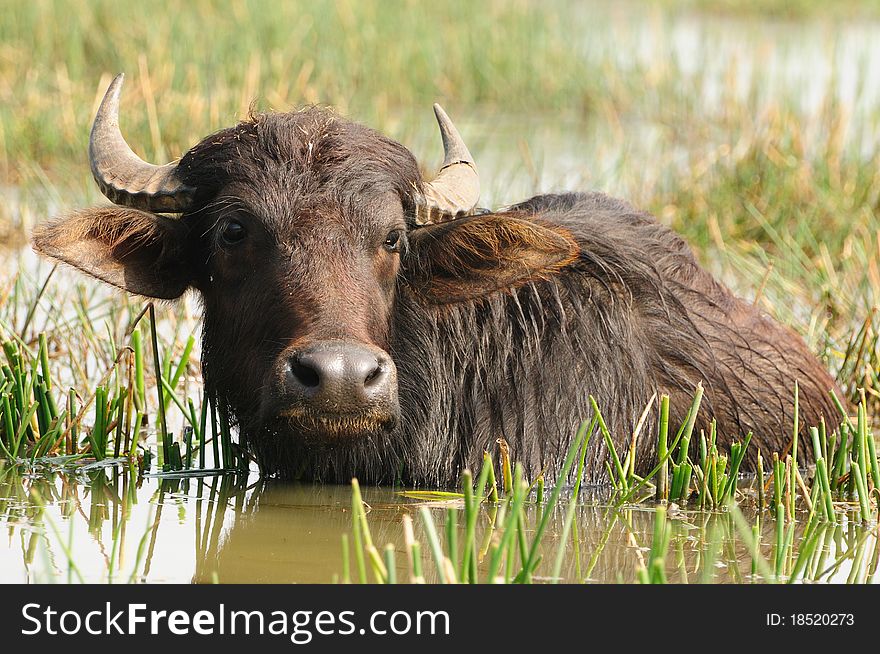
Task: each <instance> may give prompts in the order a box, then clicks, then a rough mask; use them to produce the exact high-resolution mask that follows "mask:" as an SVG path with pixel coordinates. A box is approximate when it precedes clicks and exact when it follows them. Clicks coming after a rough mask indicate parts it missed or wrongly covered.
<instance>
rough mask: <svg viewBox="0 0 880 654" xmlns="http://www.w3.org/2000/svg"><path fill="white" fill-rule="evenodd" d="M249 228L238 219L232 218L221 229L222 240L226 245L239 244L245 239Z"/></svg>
mask: <svg viewBox="0 0 880 654" xmlns="http://www.w3.org/2000/svg"><path fill="white" fill-rule="evenodd" d="M246 235H247V230H246V229H245V228H244V225H242V224H241V223H240V222H238V221H237V220H230V221H229V222H228V223H226V224H225V225H224V226H223V228H222V230H221V231H220V240H221V241H222V242H223V244H224V245H238V244H239V243H241V242H242V241H243V240H244V237H245V236H246Z"/></svg>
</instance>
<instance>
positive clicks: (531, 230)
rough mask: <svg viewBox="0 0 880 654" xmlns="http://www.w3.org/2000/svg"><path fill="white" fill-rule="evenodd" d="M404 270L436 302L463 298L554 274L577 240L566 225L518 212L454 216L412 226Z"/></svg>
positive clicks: (412, 284)
mask: <svg viewBox="0 0 880 654" xmlns="http://www.w3.org/2000/svg"><path fill="white" fill-rule="evenodd" d="M409 241H410V252H409V254H408V257H407V261H406V265H405V269H404V275H405V277H406V280H407V283H408V285H409V286H410V287H411V288H412V289H413V290H414V291H415V292H416V293H418V294H420V295H422V296H423V297H424V298H426V299H427V300H428V301H430V302H433V303H436V304H449V303H453V302H464V301H467V300H473V299H476V298H479V297H483V296H485V295H488V294H490V293H493V292H494V291H498V290H508V289H513V288H516V287H518V286H521V285H523V284H525V283H527V282H530V281H534V280H536V279H543V278H547V277H550V276H552V275H555V274H556V273H558V272H559V271H560V270H561V269H562V268H563V267H565V266H566V265H568V264H569V263H571V262H573V261H574V260H575V259H576V258H577V255H578V251H579V248H578V245H577V243H576V242H575V240H574V238H573V237H572V236H571V234H569V233H568V232H567V231H566V230H564V229H562V228H560V227H557V226H555V225H550V224H548V223H540V222H536V221H534V220H532V219H529V218H525V217H523V216H521V215H520V216H517V214H514V213H510V214H506V213H495V214H483V215H479V216H470V217H467V218H459V219H456V220H451V221H449V222H445V223H440V224H437V225H428V226H426V227H420V228H417V229H414V230H412V231H411V232H410V235H409Z"/></svg>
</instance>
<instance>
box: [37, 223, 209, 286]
mask: <svg viewBox="0 0 880 654" xmlns="http://www.w3.org/2000/svg"><path fill="white" fill-rule="evenodd" d="M187 233H188V228H187V227H186V225H184V223H183V222H181V221H180V220H178V219H172V218H167V217H165V216H160V215H157V214H152V213H147V212H145V211H138V210H137V209H130V208H127V207H97V208H94V209H86V210H85V211H79V212H76V213H74V214H70V215H68V216H63V217H61V218H58V219H56V220H53V221H51V222H48V223H46V224H43V225H41V226H39V227H38V228H37V229H36V231H35V232H34V235H33V239H32V244H33V247H34V249H35V250H36V251H37V252H39V253H40V254H43V255H45V256H47V257H52V258H53V259H58V260H59V261H63V262H64V263H67V264H70V265H71V266H74V267H76V268H79V269H80V270H81V271H83V272H84V273H86V274H89V275H91V276H92V277H96V278H97V279H100V280H102V281H104V282H107V283H108V284H113V285H114V286H117V287H119V288H121V289H123V290H125V291H128V292H129V293H134V294H136V295H145V296H147V297H153V298H160V299H165V300H173V299H175V298H178V297H180V296H181V295H182V294H183V292H184V291H185V290H186V288H187V287H188V286H189V285H190V283H191V281H192V279H193V275H192V271H191V269H190V266H189V264H188V262H187V257H185V256H184V252H185V249H186V242H187Z"/></svg>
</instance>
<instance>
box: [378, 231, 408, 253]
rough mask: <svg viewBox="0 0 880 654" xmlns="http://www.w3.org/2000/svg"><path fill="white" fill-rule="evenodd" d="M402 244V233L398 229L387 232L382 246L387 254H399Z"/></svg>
mask: <svg viewBox="0 0 880 654" xmlns="http://www.w3.org/2000/svg"><path fill="white" fill-rule="evenodd" d="M402 243H403V232H402V231H401V230H399V229H393V230H391V231H390V232H388V236H386V237H385V242H384V243H383V244H382V247H384V248H385V249H386V250H388V251H389V252H400V246H401V245H402Z"/></svg>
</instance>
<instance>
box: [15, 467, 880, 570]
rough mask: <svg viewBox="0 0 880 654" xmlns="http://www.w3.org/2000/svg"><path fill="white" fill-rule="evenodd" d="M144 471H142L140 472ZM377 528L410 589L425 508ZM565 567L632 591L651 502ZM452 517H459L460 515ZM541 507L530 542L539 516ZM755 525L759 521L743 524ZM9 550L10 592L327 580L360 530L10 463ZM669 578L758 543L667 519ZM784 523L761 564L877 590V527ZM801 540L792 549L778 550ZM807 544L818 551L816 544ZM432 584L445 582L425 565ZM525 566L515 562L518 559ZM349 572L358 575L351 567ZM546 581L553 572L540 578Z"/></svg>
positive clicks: (733, 559) (342, 513)
mask: <svg viewBox="0 0 880 654" xmlns="http://www.w3.org/2000/svg"><path fill="white" fill-rule="evenodd" d="M133 472H134V474H132V473H133ZM363 494H364V500H365V502H366V503H367V504H368V505H369V507H370V510H369V513H368V522H369V525H370V529H371V531H372V534H373V539H374V541H375V542H376V544H377V545H378V546H380V547H381V546H384V545H385V544H386V543H391V544H393V546H394V548H395V550H396V552H397V557H396V560H397V565H398V574H397V577H398V579H399V580H401V581H408V580H409V578H410V576H409V569H408V564H407V559H406V552H405V550H404V543H403V529H402V526H401V518H402V516H403V515H404V514H410V515H412V516H413V519H414V522H415V527H416V538H417V539H419V540H421V541H422V542H423V543H424V542H427V539H426V534H425V532H424V531H423V525H422V523H421V521H420V519H419V518H418V516H417V509H418V508H419V507H420V506H423V505H425V502H423V501H416V500H412V499H407V498H405V497H402V496H401V495H400V494H399V493H398V492H397V491H395V490H394V489H389V488H365V489H363ZM581 501H582V504H581V505H580V506H579V507H578V511H577V513H576V524H575V526H574V528H573V531H572V534H571V537H570V540H569V541H568V542H567V543H566V544H565V547H566V553H565V559H564V565H563V567H562V571H561V575H562V580H563V581H566V582H588V583H614V582H633V581H635V580H636V579H637V576H638V570H639V568H640V566H642V565H644V561H645V559H646V558H647V557H648V556H649V549H650V545H651V540H652V535H653V533H654V529H655V522H656V520H657V513H656V512H655V511H654V510H653V509H652V508H651V507H649V506H642V507H629V508H624V509H618V508H614V507H610V506H607V505H603V503H602V499H601V496H599V495H592V496H587V497H582V498H581ZM429 506H430V507H432V514H433V515H434V517H435V520H436V521H437V524H438V527H441V529H440V533H445V532H446V530H445V523H446V520H447V516H449V515H451V516H453V517H455V518H456V522H457V523H458V529H457V532H458V540H459V542H461V540H462V533H463V527H462V525H461V523H462V522H463V521H462V520H460V519H458V515H459V511H458V509H459V506H458V504H457V503H456V502H455V501H454V500H452V501H448V502H435V503H429ZM450 509H451V512H450ZM497 510H498V509H497V507H492V506H489V505H487V506H485V507H484V510H483V512H482V514H481V516H480V520H479V524H478V530H477V544H478V547H479V550H480V553H481V557H480V561H481V577H480V578H481V579H483V578H485V568H486V566H487V564H488V561H487V557H486V556H485V553H486V552H487V551H488V547H489V544H490V542H491V539H492V538H493V525H494V520H495V516H496V513H497ZM541 511H542V508H541V507H540V506H537V505H534V504H532V505H531V506H529V508H528V511H527V513H526V516H527V518H526V525H525V533H526V536H527V537H528V535H529V534H530V532H531V531H532V530H534V528H535V526H536V525H537V523H538V522H539V521H540V518H541ZM745 517H746V520H747V521H748V522H749V524H750V525H754V524H755V518H754V515H752V516H748V515H746V516H745ZM563 519H564V510H562V509H557V511H556V512H555V514H554V515H553V516H552V519H551V521H550V527H549V534H548V537H547V538H546V539H545V540H544V542H543V545H542V548H543V555H544V556H543V558H544V560H545V563H543V564H542V565H541V566H540V567H539V569H538V571H537V576H536V581H539V582H540V581H550V579H549V578H548V577H547V576H546V575H548V574H549V573H548V570H549V569H550V567H551V564H550V562H551V561H552V560H553V559H554V558H555V554H556V551H557V548H558V546H559V541H558V535H559V534H560V532H561V531H562V524H563ZM0 522H2V523H3V525H4V527H5V529H6V532H7V535H8V537H7V538H6V539H5V541H4V542H3V543H2V544H0V571H2V572H0V581H3V582H82V581H85V582H98V581H100V582H111V583H124V582H143V581H150V582H190V581H191V582H195V583H212V582H225V583H242V582H256V583H270V582H275V583H278V582H281V583H286V582H298V583H306V582H314V583H328V582H332V581H334V580H335V579H338V575H339V574H340V573H341V571H342V569H343V564H342V546H341V541H342V535H343V534H349V533H350V531H351V491H350V489H349V488H348V487H347V486H316V485H297V484H277V483H263V482H259V481H257V480H255V479H244V478H241V477H236V476H233V475H225V476H211V477H187V478H178V479H158V478H155V477H147V478H143V477H140V478H139V477H138V476H137V473H136V471H131V470H129V469H128V468H127V467H125V466H102V467H93V466H92V467H90V466H80V467H69V466H68V467H66V468H65V469H64V470H62V471H61V472H57V473H55V474H52V475H47V474H45V471H35V470H32V469H27V470H25V469H23V468H22V467H21V466H10V465H8V464H4V463H2V462H0ZM668 524H669V527H670V530H671V539H670V547H669V550H668V554H667V556H666V561H665V568H666V576H667V579H668V580H669V581H670V582H672V583H700V582H703V583H705V582H713V583H719V582H734V583H748V582H751V581H761V580H762V579H763V575H762V570H761V569H760V568H759V567H757V566H756V565H755V563H754V562H753V558H752V556H751V553H750V546H749V544H748V541H747V540H746V539H745V538H744V537H743V533H742V531H741V530H739V531H738V529H737V526H736V523H735V520H734V516H732V515H731V514H728V513H710V512H698V511H682V510H679V509H677V508H675V507H673V508H671V509H670V511H669V522H668ZM805 525H806V522H805V520H801V521H799V522H798V523H796V524H794V525H790V526H783V530H782V539H781V540H779V538H778V532H777V525H776V523H775V521H773V520H770V519H769V518H765V519H763V520H761V521H759V522H758V523H757V527H756V529H757V532H758V533H759V534H760V548H759V549H760V552H761V556H762V559H763V561H765V562H766V565H767V566H769V568H770V569H771V570H772V571H774V572H775V571H777V570H778V571H779V573H780V578H781V579H783V580H786V579H788V578H789V576H793V577H794V579H795V580H796V581H811V582H836V583H843V582H849V583H870V582H876V581H877V567H878V552H880V550H878V538H877V526H876V524H875V525H873V526H871V527H865V526H863V525H861V524H860V523H858V522H857V521H856V520H855V519H853V520H844V521H843V522H842V523H841V524H838V525H831V524H827V523H823V524H818V525H817V526H816V527H815V528H814V529H812V530H811V531H810V532H809V533H808V534H805V531H804V530H805ZM786 542H787V543H791V545H792V546H791V547H790V548H787V547H782V548H780V547H779V546H778V543H786ZM805 544H809V545H810V546H809V547H807V546H806V545H805ZM424 563H425V564H424V566H423V568H424V573H425V576H426V578H427V580H428V581H429V582H430V581H435V580H436V571H435V569H434V566H433V564H432V562H431V561H430V560H428V558H426V559H425V562H424ZM512 563H515V562H512ZM352 569H354V565H353V562H352ZM542 575H544V576H542Z"/></svg>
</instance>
